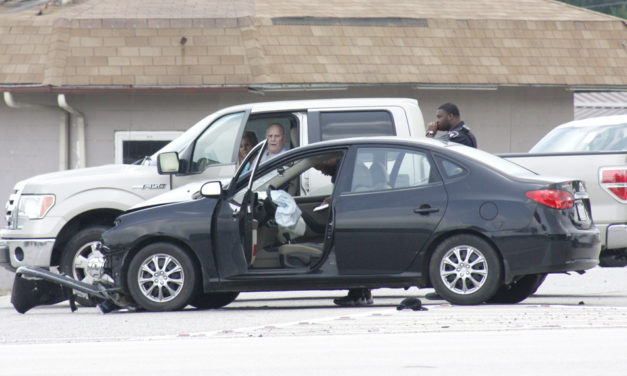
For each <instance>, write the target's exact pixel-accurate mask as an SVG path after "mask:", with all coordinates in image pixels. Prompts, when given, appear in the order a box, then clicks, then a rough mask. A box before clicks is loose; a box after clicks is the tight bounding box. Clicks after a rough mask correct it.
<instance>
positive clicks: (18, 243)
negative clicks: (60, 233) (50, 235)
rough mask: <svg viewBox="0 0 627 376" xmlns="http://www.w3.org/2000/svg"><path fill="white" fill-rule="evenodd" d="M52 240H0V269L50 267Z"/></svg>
mask: <svg viewBox="0 0 627 376" xmlns="http://www.w3.org/2000/svg"><path fill="white" fill-rule="evenodd" d="M53 246H54V239H0V267H3V268H5V269H8V270H10V271H15V270H16V269H17V268H18V267H20V266H40V267H43V268H49V267H50V260H51V257H52V248H53Z"/></svg>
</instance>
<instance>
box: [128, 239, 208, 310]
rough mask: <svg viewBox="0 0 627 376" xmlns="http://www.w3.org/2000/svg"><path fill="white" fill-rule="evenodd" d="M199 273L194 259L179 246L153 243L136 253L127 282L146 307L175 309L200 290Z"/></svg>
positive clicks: (133, 296)
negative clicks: (198, 286)
mask: <svg viewBox="0 0 627 376" xmlns="http://www.w3.org/2000/svg"><path fill="white" fill-rule="evenodd" d="M197 276H198V273H197V272H196V267H195V265H194V261H193V260H192V258H191V257H190V256H189V255H188V254H187V253H186V252H185V251H184V250H183V249H181V248H180V247H179V246H176V245H174V244H171V243H163V242H162V243H153V244H150V245H147V246H146V247H144V248H142V249H141V250H140V251H139V252H137V254H136V255H135V256H133V259H132V260H131V262H130V264H129V267H128V274H127V285H128V290H129V293H130V294H131V297H132V298H133V300H134V301H135V303H137V304H138V305H139V306H140V307H142V308H144V309H145V310H147V311H175V310H178V309H182V308H184V307H185V306H186V305H187V304H189V303H190V301H191V300H192V298H193V297H194V296H195V294H196V293H197V285H198V282H199V281H198V278H197Z"/></svg>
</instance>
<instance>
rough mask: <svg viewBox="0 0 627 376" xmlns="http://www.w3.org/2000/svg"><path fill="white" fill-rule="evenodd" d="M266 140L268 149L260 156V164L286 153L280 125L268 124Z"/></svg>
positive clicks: (283, 131)
mask: <svg viewBox="0 0 627 376" xmlns="http://www.w3.org/2000/svg"><path fill="white" fill-rule="evenodd" d="M266 140H267V142H268V148H267V149H266V152H265V153H263V155H262V156H261V163H263V162H266V161H267V160H269V159H272V158H274V157H276V156H277V155H279V154H281V153H283V152H285V151H287V148H285V130H284V129H283V127H282V126H281V124H276V123H275V124H270V125H269V126H268V128H266Z"/></svg>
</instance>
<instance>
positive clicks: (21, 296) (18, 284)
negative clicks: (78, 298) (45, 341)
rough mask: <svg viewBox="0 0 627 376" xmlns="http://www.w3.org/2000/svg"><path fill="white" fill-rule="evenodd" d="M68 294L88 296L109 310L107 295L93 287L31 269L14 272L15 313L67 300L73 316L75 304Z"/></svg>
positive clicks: (12, 295) (61, 276)
mask: <svg viewBox="0 0 627 376" xmlns="http://www.w3.org/2000/svg"><path fill="white" fill-rule="evenodd" d="M72 290H77V291H80V292H83V293H86V294H88V295H89V296H90V297H91V298H95V299H96V300H97V301H99V302H100V303H101V304H103V305H104V307H109V306H110V304H111V302H110V301H109V298H108V296H107V294H106V293H105V292H104V291H101V290H99V289H98V287H97V286H93V285H88V284H86V283H82V282H79V281H76V280H74V279H72V278H70V277H67V276H64V275H60V274H56V273H53V272H51V271H49V270H46V269H43V268H38V267H32V266H20V267H19V268H18V269H17V271H16V272H15V280H14V282H13V290H12V292H11V303H12V304H13V307H14V308H15V310H16V311H18V312H19V313H26V312H28V311H29V310H30V309H32V308H34V307H37V306H41V305H51V304H57V303H60V302H63V301H65V300H69V301H70V308H71V310H72V312H74V311H75V310H76V304H75V303H74V294H73V291H72ZM101 310H102V311H103V312H104V313H106V312H105V311H107V312H108V311H110V309H108V310H107V309H106V308H105V309H104V310H103V309H101Z"/></svg>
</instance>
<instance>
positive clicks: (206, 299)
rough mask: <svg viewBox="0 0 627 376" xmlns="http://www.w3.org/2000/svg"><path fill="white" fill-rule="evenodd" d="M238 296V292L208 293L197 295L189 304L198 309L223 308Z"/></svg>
mask: <svg viewBox="0 0 627 376" xmlns="http://www.w3.org/2000/svg"><path fill="white" fill-rule="evenodd" d="M238 295H239V292H237V291H235V292H210V293H207V294H198V296H196V297H195V298H194V299H193V300H192V302H191V303H190V304H191V305H193V306H194V307H196V308H198V309H211V308H220V307H224V306H225V305H227V304H231V303H232V302H233V301H234V300H235V299H236V298H237V296H238Z"/></svg>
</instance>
